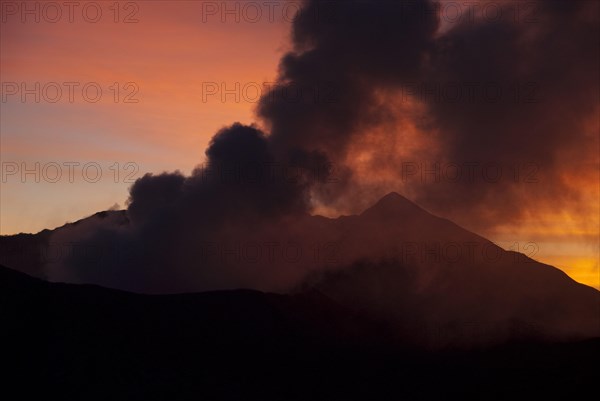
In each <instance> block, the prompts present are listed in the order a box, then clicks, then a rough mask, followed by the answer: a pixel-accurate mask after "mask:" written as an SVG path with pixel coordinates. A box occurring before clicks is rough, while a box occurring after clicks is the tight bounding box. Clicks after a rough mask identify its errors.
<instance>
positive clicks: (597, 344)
mask: <svg viewBox="0 0 600 401" xmlns="http://www.w3.org/2000/svg"><path fill="white" fill-rule="evenodd" d="M0 286H1V289H2V290H1V292H0V319H1V322H2V332H3V337H4V340H3V357H2V364H3V365H4V368H5V369H3V371H4V372H6V373H4V374H3V376H4V380H6V381H5V382H4V383H5V386H3V391H5V392H6V394H7V395H8V394H13V395H11V396H10V397H8V398H4V397H3V398H4V399H41V398H31V397H32V396H33V395H34V394H35V395H37V397H40V396H43V397H44V399H61V400H103V401H104V400H180V399H186V400H187V399H194V400H250V399H252V400H279V401H284V400H303V401H304V400H369V401H370V400H401V399H406V400H442V399H485V400H548V399H556V400H559V399H560V400H564V399H584V397H583V396H582V395H583V394H586V392H587V393H588V394H594V393H595V392H596V390H597V374H598V360H599V357H600V340H587V341H577V342H571V343H543V342H540V341H536V342H533V341H520V342H510V343H505V344H501V345H497V346H494V347H488V348H470V349H462V350H461V349H458V348H454V349H452V348H446V349H444V350H437V351H431V350H427V349H419V348H415V347H406V346H404V345H403V344H402V343H401V342H398V341H397V339H394V338H393V336H390V335H389V328H388V326H387V325H386V324H385V323H381V322H377V321H375V320H372V319H371V318H367V317H365V316H363V315H360V314H357V313H356V312H354V311H351V310H350V309H347V308H345V307H343V306H341V305H340V304H338V303H336V302H334V301H332V300H331V299H330V298H328V297H326V296H324V295H322V294H320V293H318V292H314V291H313V292H310V293H304V294H297V295H274V294H268V293H262V292H257V291H248V290H239V291H219V292H207V293H199V294H180V295H137V294H132V293H127V292H121V291H116V290H109V289H105V288H101V287H97V286H89V285H69V284H55V283H48V282H45V281H41V280H38V279H34V278H31V277H28V276H26V275H24V274H22V273H18V272H15V271H13V270H11V269H8V268H4V267H2V268H1V269H0ZM13 385H16V392H14V393H9V391H10V390H9V389H10V387H12V386H13Z"/></svg>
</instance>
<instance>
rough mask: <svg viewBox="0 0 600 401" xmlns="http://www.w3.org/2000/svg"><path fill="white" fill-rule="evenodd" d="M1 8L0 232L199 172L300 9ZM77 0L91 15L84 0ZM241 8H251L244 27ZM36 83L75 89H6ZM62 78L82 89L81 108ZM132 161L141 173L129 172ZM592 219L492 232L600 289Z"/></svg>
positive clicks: (60, 220) (262, 78) (274, 59)
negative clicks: (222, 89) (156, 175)
mask: <svg viewBox="0 0 600 401" xmlns="http://www.w3.org/2000/svg"><path fill="white" fill-rule="evenodd" d="M0 3H1V6H2V8H1V11H2V20H1V24H0V45H1V46H0V57H1V62H0V70H1V79H2V84H3V88H2V92H3V96H6V99H4V98H3V99H2V103H1V104H0V106H1V108H2V111H1V119H0V120H1V122H0V132H1V137H0V146H1V148H0V157H1V160H2V163H11V165H15V164H14V163H16V165H17V166H18V168H19V171H18V172H17V173H16V174H14V175H10V176H7V177H3V180H2V190H1V191H0V206H1V207H0V233H1V234H13V233H18V232H37V231H39V230H41V229H44V228H53V227H56V226H60V225H62V224H64V222H65V221H74V220H77V219H79V218H82V217H85V216H87V215H90V214H92V213H94V212H96V211H98V210H103V209H107V208H109V207H111V206H113V205H114V204H115V203H117V204H118V205H119V206H120V207H124V202H125V200H126V199H127V190H128V187H129V186H130V185H131V183H130V182H128V181H127V180H126V179H125V178H126V176H127V174H128V173H132V175H131V176H130V178H136V177H140V176H141V175H143V174H144V173H146V172H160V171H163V170H168V171H173V170H176V169H179V170H181V171H183V172H185V173H188V172H190V171H191V169H192V168H193V167H194V166H195V165H196V164H198V163H200V162H202V160H203V156H204V155H203V152H204V149H205V147H206V145H207V143H208V141H209V139H210V138H211V137H212V135H213V134H214V133H215V132H216V131H217V130H218V129H219V128H221V127H222V126H224V125H228V124H231V123H232V122H234V121H240V122H242V123H251V122H254V121H255V119H254V116H253V109H254V106H255V102H254V100H255V99H256V97H255V92H253V90H254V89H255V88H256V87H257V84H258V85H259V86H260V85H262V84H263V83H264V82H272V81H274V79H275V76H276V73H277V64H278V60H279V58H280V56H281V55H282V54H283V52H284V51H285V50H286V49H287V43H288V40H287V39H288V31H289V28H290V25H291V24H290V18H289V16H290V15H291V14H293V12H294V11H295V7H288V8H287V9H285V12H284V9H283V7H284V6H283V5H282V4H283V3H281V4H278V5H277V6H276V7H275V8H274V9H273V10H272V17H273V19H272V20H271V18H270V17H271V16H270V15H269V10H268V9H267V8H265V7H263V8H262V9H261V13H262V16H261V17H260V18H256V19H257V21H250V20H249V19H254V18H255V14H253V12H254V11H253V10H251V9H247V10H245V11H244V10H241V9H240V10H238V12H237V14H235V13H232V14H226V15H224V16H221V15H220V14H219V11H220V10H218V11H217V13H216V14H213V13H212V11H214V10H212V9H210V8H207V3H211V2H201V1H138V2H130V3H131V4H134V5H137V6H136V7H137V9H136V8H134V6H131V5H130V6H127V4H128V3H127V2H121V3H120V7H121V9H120V13H119V16H118V20H119V22H117V23H115V22H114V18H115V14H114V10H112V9H110V8H109V7H111V5H112V4H113V2H97V3H96V4H99V5H101V7H102V16H101V17H100V18H99V21H98V22H97V23H92V22H88V21H86V19H85V18H84V15H83V12H82V11H81V10H79V9H76V10H75V11H74V14H73V22H69V17H68V15H67V14H68V10H67V9H66V8H64V9H62V13H63V15H62V17H61V18H59V19H58V21H57V22H55V23H53V22H49V21H46V20H47V19H52V18H54V15H55V14H54V10H51V9H46V10H45V11H44V8H43V7H44V6H43V4H44V3H43V2H31V4H30V7H32V8H33V7H35V6H34V5H33V3H38V4H39V5H38V6H39V7H40V9H39V11H37V12H39V17H40V22H35V15H34V14H26V15H25V16H23V15H21V11H22V10H20V9H18V10H16V11H15V9H14V8H13V7H14V5H15V4H16V6H17V7H21V5H20V2H7V1H1V2H0ZM213 3H214V2H213ZM231 3H232V4H237V7H242V6H243V4H244V3H243V2H231ZM259 3H260V2H259ZM59 4H60V2H59ZM80 4H81V9H83V8H84V7H85V4H86V2H80ZM126 7H127V8H126ZM232 7H236V5H233V6H232ZM93 11H94V10H92V11H89V10H88V15H92V16H93V15H94V13H93ZM209 11H210V12H209ZM132 12H133V13H134V14H133V15H132V16H131V17H130V18H132V19H137V22H134V23H124V22H123V20H124V19H125V16H126V15H129V14H130V13H132ZM237 16H241V17H240V22H239V23H238V22H236V21H235V19H236V17H237ZM221 18H225V22H223V21H222V20H221ZM36 82H39V83H40V86H41V87H43V86H44V85H47V84H48V83H52V82H55V83H58V84H59V86H61V87H62V88H63V89H64V90H63V93H62V97H61V98H60V100H59V101H57V102H56V103H51V102H49V101H48V100H47V99H46V98H44V97H43V96H42V98H41V100H40V102H39V103H36V102H35V100H34V96H33V95H28V96H27V97H26V99H25V102H23V101H22V100H21V93H17V94H14V95H13V94H8V93H7V88H8V86H6V85H10V84H11V83H16V84H17V85H18V86H20V85H21V84H22V83H25V85H26V86H27V87H28V88H32V87H34V85H35V83H36ZM65 82H76V83H78V84H79V87H78V88H79V89H75V91H74V100H73V102H70V101H69V99H68V93H67V91H66V86H64V83H65ZM90 82H92V83H97V85H99V86H100V88H101V89H102V97H101V99H100V100H99V101H98V102H97V103H91V102H89V101H86V100H85V98H84V97H83V95H82V93H81V87H82V86H83V85H85V84H86V83H90ZM115 82H117V83H118V84H119V85H118V86H119V87H120V92H119V98H118V102H115V100H114V97H113V95H114V91H113V90H111V87H112V85H113V84H114V83H115ZM129 82H132V83H134V84H135V85H136V86H137V88H139V91H138V92H137V94H135V95H134V96H133V97H132V99H133V100H138V102H136V103H125V102H123V100H124V99H125V96H126V95H127V94H128V93H130V92H131V88H132V87H133V86H130V87H128V88H124V86H125V85H126V84H127V83H129ZM213 83H214V84H217V85H220V84H221V83H224V84H225V85H226V87H227V88H235V85H236V83H239V85H240V90H242V89H243V88H246V89H248V92H246V94H247V95H248V96H250V98H244V96H243V94H241V98H240V99H239V101H236V99H234V95H227V97H226V98H225V99H221V97H220V96H219V94H217V95H211V96H208V97H206V98H205V99H203V96H202V94H203V88H206V87H207V85H213ZM48 93H49V95H48V96H49V97H52V96H54V92H52V91H50V92H48ZM69 162H77V163H79V166H77V167H76V168H74V180H73V181H74V182H72V183H71V182H69V180H68V177H67V175H68V170H67V167H65V165H64V163H69ZM35 163H40V167H39V169H40V170H41V169H42V168H43V167H44V166H48V163H58V165H60V166H62V167H61V168H62V171H61V172H62V174H63V176H62V178H61V179H60V180H58V182H56V183H52V182H47V180H44V179H43V177H42V179H41V180H40V182H39V183H38V182H35V177H34V175H33V174H30V175H27V176H26V177H25V180H24V181H25V182H22V181H23V180H22V179H21V177H20V172H21V171H20V170H21V169H22V167H23V166H25V167H26V168H28V169H35V168H36V164H35ZM86 163H97V165H99V166H100V168H101V171H102V173H103V175H102V178H101V179H100V180H99V181H98V182H88V181H92V180H90V179H89V177H87V180H86V177H84V176H83V171H82V169H81V167H82V166H83V165H85V164H86ZM115 163H118V166H117V165H115ZM127 163H134V166H135V167H131V165H129V167H131V168H129V167H128V168H125V166H126V165H127ZM115 166H117V167H115ZM5 168H6V165H4V167H3V171H4V172H5V173H6V171H5ZM48 171H50V167H49V168H48ZM116 171H119V176H118V177H115V172H116ZM50 173H52V172H50ZM50 173H49V174H50ZM52 174H53V173H52ZM115 179H116V181H117V182H115ZM584 185H590V181H588V180H585V184H584ZM590 203H594V205H593V206H592V207H591V209H590V210H595V211H596V213H597V212H598V209H597V208H596V205H597V204H598V189H597V188H596V186H595V184H593V191H591V195H590ZM581 217H582V216H550V215H549V216H547V219H546V221H542V222H540V221H536V220H532V221H530V222H529V224H524V225H523V226H522V227H518V228H515V227H509V228H503V229H502V230H500V229H497V230H496V231H495V232H489V233H481V234H484V235H487V236H489V237H490V239H492V240H495V241H496V242H498V243H499V244H500V245H501V246H503V247H505V248H509V247H510V246H511V244H513V243H515V242H518V243H520V244H526V243H528V242H535V243H536V244H537V245H538V247H539V252H538V253H537V254H536V255H535V258H536V259H538V260H540V261H542V262H546V263H550V264H554V265H556V266H558V267H560V268H562V269H563V270H565V271H566V272H567V273H568V274H569V275H571V277H574V278H575V279H576V280H578V281H581V282H584V283H586V284H589V285H593V286H595V287H597V288H599V287H600V276H599V271H600V270H599V266H598V216H597V214H596V215H595V216H593V217H592V218H591V219H590V220H591V223H592V224H591V225H590V227H589V228H587V229H586V231H585V232H583V233H582V232H579V233H577V232H574V230H573V229H571V228H569V227H568V226H567V224H568V219H569V218H574V219H576V218H581ZM458 223H460V222H458ZM523 227H527V228H523Z"/></svg>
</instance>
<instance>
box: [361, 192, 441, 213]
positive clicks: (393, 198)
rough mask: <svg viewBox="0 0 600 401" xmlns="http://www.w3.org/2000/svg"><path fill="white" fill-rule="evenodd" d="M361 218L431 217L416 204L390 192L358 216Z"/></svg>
mask: <svg viewBox="0 0 600 401" xmlns="http://www.w3.org/2000/svg"><path fill="white" fill-rule="evenodd" d="M360 215H361V216H362V217H368V218H371V217H385V218H389V219H394V218H402V217H408V216H411V217H417V216H419V215H423V216H428V217H431V216H432V215H431V214H430V213H429V212H427V211H426V210H424V209H422V208H421V207H420V206H418V205H417V204H415V203H413V202H411V201H410V200H408V199H406V198H405V197H404V196H402V195H400V194H398V193H397V192H390V193H389V194H387V195H385V196H384V197H383V198H381V199H380V200H379V201H378V202H377V203H375V204H374V205H373V206H371V207H370V208H368V209H367V210H365V211H364V212H362V213H361V214H360Z"/></svg>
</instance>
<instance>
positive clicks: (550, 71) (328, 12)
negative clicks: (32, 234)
mask: <svg viewBox="0 0 600 401" xmlns="http://www.w3.org/2000/svg"><path fill="white" fill-rule="evenodd" d="M539 5H540V6H541V8H539V10H538V11H537V12H538V13H539V15H538V17H537V20H538V22H537V23H523V22H515V21H513V20H511V19H501V20H498V21H493V22H490V21H487V20H483V19H476V20H474V21H465V22H462V23H455V24H452V25H451V26H449V27H448V26H446V27H443V23H442V21H440V17H439V15H438V14H436V9H437V7H436V4H435V3H432V2H430V1H404V2H401V1H382V2H372V3H369V2H362V1H339V2H331V1H316V0H312V1H306V3H305V7H304V9H303V11H302V12H301V13H300V14H299V15H298V17H297V18H296V20H295V21H294V25H293V32H292V39H293V43H292V45H293V47H292V50H291V51H290V52H289V53H288V54H286V55H285V56H284V57H283V58H282V60H281V64H280V66H279V68H280V70H279V81H278V85H277V86H276V87H275V88H274V89H273V90H272V91H271V92H270V93H267V94H265V96H264V97H263V98H262V99H261V102H260V104H259V106H258V109H257V115H258V117H259V118H260V119H262V121H263V122H264V123H265V126H266V127H267V129H268V131H269V133H268V135H267V134H265V133H263V132H261V131H260V130H259V129H257V128H256V127H247V126H242V125H240V124H234V125H233V126H231V127H228V128H224V129H223V130H221V131H220V132H218V133H217V134H216V135H215V137H214V138H213V140H212V142H211V144H210V146H209V148H208V149H207V151H206V155H207V158H208V164H207V166H205V167H202V168H198V169H196V170H195V171H194V172H193V173H192V174H191V176H189V177H186V176H183V175H182V174H179V173H164V174H161V175H146V176H144V177H143V178H141V179H140V180H138V181H137V182H136V183H135V184H134V185H133V187H132V189H131V198H130V204H129V207H128V211H127V214H128V216H129V219H130V223H129V224H127V225H123V226H118V227H115V226H114V225H110V224H108V223H106V222H100V223H97V222H96V223H89V225H87V226H84V227H77V228H76V229H72V230H70V231H64V232H62V233H60V234H57V235H56V238H54V240H55V241H58V242H63V243H64V242H68V241H73V240H76V241H78V242H84V243H89V244H92V245H94V246H97V247H105V248H106V249H111V250H112V251H111V252H110V253H111V255H110V258H111V260H109V261H106V260H104V261H100V262H99V263H98V266H90V263H89V260H86V258H85V257H83V256H81V255H74V256H72V257H69V258H68V259H65V260H62V261H60V262H59V263H53V264H51V265H49V266H48V269H49V273H48V275H49V277H50V278H51V279H54V280H65V281H79V282H94V283H98V284H103V285H107V286H110V287H119V288H126V289H132V290H137V291H144V292H169V291H185V290H207V289H221V288H235V287H251V288H258V289H271V290H273V289H283V288H286V286H288V287H289V285H290V284H293V282H294V281H295V280H296V281H297V280H300V279H302V277H303V275H302V274H301V273H299V272H297V271H293V270H294V269H291V270H290V269H287V270H286V269H284V268H279V269H278V268H277V267H276V263H266V264H260V266H256V269H255V270H252V271H249V270H248V268H247V267H245V268H244V267H240V266H237V265H235V263H230V264H229V263H218V264H210V263H200V264H199V263H198V260H201V256H202V255H201V254H202V252H204V249H202V247H201V246H199V244H202V243H206V242H211V241H212V242H221V243H222V242H223V241H225V240H226V239H227V238H252V236H253V235H255V234H254V232H255V231H258V232H260V235H259V237H260V238H262V239H263V240H265V241H267V240H268V241H277V240H278V239H281V237H282V233H284V232H286V231H292V232H294V233H295V234H294V235H296V237H295V238H296V239H298V240H299V241H300V240H302V241H306V240H307V239H310V237H311V230H315V231H319V230H325V228H324V226H323V227H322V226H320V225H318V224H317V225H316V226H310V227H308V228H306V227H301V228H298V227H297V228H295V229H288V226H286V225H285V224H290V222H292V223H293V222H294V219H298V218H301V216H304V215H306V214H308V213H310V212H311V210H313V208H314V207H315V206H320V205H326V206H333V207H336V206H337V207H339V206H340V205H343V206H347V205H350V206H352V207H354V208H355V210H356V208H357V205H358V206H364V202H365V199H366V201H367V202H372V201H373V200H375V198H377V197H379V196H381V195H383V194H384V193H387V192H390V191H391V190H399V191H400V192H404V193H406V194H408V195H409V197H411V198H412V199H414V200H416V201H417V202H418V203H419V204H422V205H424V206H425V207H427V208H429V209H431V210H433V211H437V212H443V213H444V214H445V215H448V214H451V215H452V216H454V217H458V218H459V221H461V219H462V221H468V220H469V218H472V219H473V220H477V224H480V225H481V226H482V227H488V226H490V225H494V224H497V223H498V222H506V221H509V220H511V219H516V218H519V217H520V216H522V215H523V214H525V213H527V212H529V211H531V210H534V209H535V208H545V207H549V205H550V204H551V205H550V206H553V207H555V208H558V209H560V208H562V207H563V206H565V205H567V204H569V205H571V204H572V202H577V201H578V200H579V198H580V195H581V192H580V188H578V187H577V184H574V183H573V182H571V179H570V178H569V177H571V176H573V175H576V173H577V169H579V168H580V167H581V166H583V165H593V166H595V165H597V154H596V153H594V152H597V149H598V147H597V139H594V137H593V135H590V129H589V123H590V119H591V118H592V117H593V116H594V113H597V112H598V93H597V91H598V74H597V71H598V68H599V65H598V51H597V50H598V39H597V38H598V3H596V2H590V1H568V2H566V1H565V2H553V1H551V2H544V3H540V4H539ZM514 6H515V3H511V2H506V3H502V7H503V9H505V10H510V8H511V7H514ZM442 28H444V29H442ZM436 82H440V83H448V82H457V83H459V85H460V86H465V84H468V83H472V82H479V83H481V84H486V83H490V82H493V83H495V84H496V85H497V86H498V87H500V88H502V90H504V91H508V90H509V88H513V87H514V85H515V84H516V85H518V86H519V85H520V86H525V87H526V89H530V87H529V86H526V85H527V84H530V83H533V84H534V87H535V89H536V92H535V93H534V94H533V95H531V94H530V93H529V92H528V93H527V94H525V95H524V96H527V95H531V96H535V102H526V101H514V98H512V97H510V96H503V97H502V98H501V99H500V100H499V101H496V102H491V101H483V100H482V98H481V97H477V96H481V94H479V95H476V98H475V101H464V100H463V101H456V102H451V101H436V99H431V98H428V97H425V98H423V99H420V98H419V97H418V96H415V95H410V96H409V101H404V100H403V99H402V96H401V94H402V93H404V94H406V93H409V94H410V93H412V92H411V91H413V90H414V87H415V84H416V85H419V84H421V83H425V84H432V83H436ZM297 91H300V92H302V96H300V98H299V100H298V98H295V99H296V100H294V101H292V100H290V93H292V92H297ZM409 127H413V128H414V130H413V131H415V130H416V132H412V131H411V132H410V133H409ZM390 130H391V131H390ZM409 134H410V140H409V141H408V140H407V139H406V138H407V137H408V136H409ZM407 141H408V142H411V144H412V145H415V149H417V150H415V151H414V152H413V153H412V158H411V159H410V160H413V161H417V162H419V161H426V160H423V159H427V160H429V159H431V160H439V161H443V162H450V163H456V164H464V163H473V162H475V163H486V162H496V163H498V164H499V165H500V166H503V167H506V166H509V167H510V166H514V165H521V164H523V163H529V164H534V165H535V166H537V167H538V170H539V175H538V176H537V178H538V181H539V182H538V183H537V184H536V185H535V186H534V185H529V186H523V185H519V184H520V183H514V182H512V181H510V180H501V181H499V182H497V183H493V185H492V184H490V183H489V182H485V181H482V180H475V181H467V180H463V181H459V182H453V183H449V182H445V183H441V184H439V183H435V184H434V185H424V184H423V183H422V182H411V181H407V182H402V180H401V170H402V162H403V161H404V160H403V159H402V158H401V157H398V155H403V156H406V155H407V152H408V151H407V150H406V149H405V148H403V146H404V145H403V144H406V143H407ZM363 144H366V146H364V147H363V146H362V145H363ZM357 148H361V149H360V150H361V151H365V152H371V153H372V155H374V157H373V158H372V159H371V160H370V161H369V162H368V167H369V174H368V177H367V178H366V179H365V178H364V172H359V171H358V169H357V167H356V157H355V156H356V151H357ZM411 152H412V150H411ZM409 157H410V155H409ZM332 166H334V167H332ZM315 172H318V173H316V174H315ZM361 174H362V175H361ZM505 174H506V170H505ZM379 175H381V176H382V177H384V178H382V179H381V180H377V177H378V176H379ZM332 176H335V185H331V184H332V182H333V181H332V180H331V178H332ZM361 202H362V203H361ZM446 209H448V210H446ZM292 236H293V235H292ZM103 249H104V248H103ZM115 249H116V251H115ZM120 250H123V252H122V253H121V252H120ZM115 252H117V253H119V254H118V256H115V254H114V253H115ZM114 259H117V260H114ZM95 260H100V258H96V259H95ZM221 262H222V261H221ZM313 264H314V265H315V266H316V265H317V264H318V263H316V264H315V263H313Z"/></svg>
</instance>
